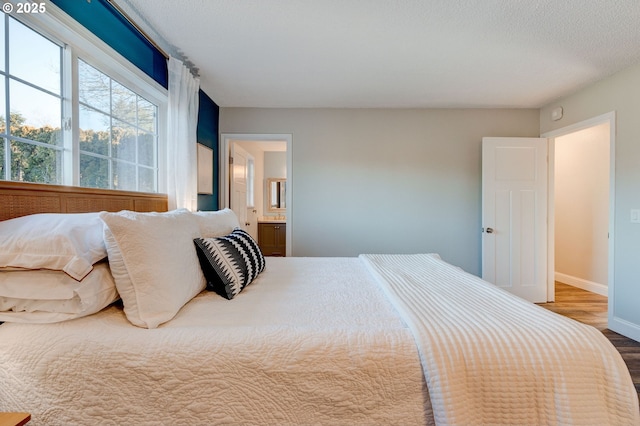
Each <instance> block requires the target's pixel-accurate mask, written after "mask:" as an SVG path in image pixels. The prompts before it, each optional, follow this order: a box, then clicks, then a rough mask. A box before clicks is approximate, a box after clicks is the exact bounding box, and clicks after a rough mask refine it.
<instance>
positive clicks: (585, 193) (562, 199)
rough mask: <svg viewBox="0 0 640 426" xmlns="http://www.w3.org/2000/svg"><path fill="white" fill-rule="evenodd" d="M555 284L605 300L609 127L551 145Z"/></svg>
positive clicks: (598, 127)
mask: <svg viewBox="0 0 640 426" xmlns="http://www.w3.org/2000/svg"><path fill="white" fill-rule="evenodd" d="M554 175H555V184H554V188H555V269H556V271H555V272H556V280H558V281H561V282H564V283H567V284H571V285H576V286H579V287H581V288H585V289H588V290H591V291H594V290H598V292H599V293H602V292H604V294H606V286H607V281H608V276H607V275H608V259H607V257H608V252H609V250H608V244H609V241H608V237H607V234H608V231H609V124H608V123H605V124H600V125H598V126H594V127H590V128H588V129H585V130H581V131H578V132H575V133H571V134H568V135H566V136H562V137H558V138H556V139H555V173H554Z"/></svg>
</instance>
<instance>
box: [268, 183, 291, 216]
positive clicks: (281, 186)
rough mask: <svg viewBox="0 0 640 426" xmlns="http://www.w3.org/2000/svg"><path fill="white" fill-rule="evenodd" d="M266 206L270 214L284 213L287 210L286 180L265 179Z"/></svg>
mask: <svg viewBox="0 0 640 426" xmlns="http://www.w3.org/2000/svg"><path fill="white" fill-rule="evenodd" d="M267 194H268V204H267V210H268V211H270V212H284V211H285V210H286V209H287V180H286V179H282V178H269V179H267Z"/></svg>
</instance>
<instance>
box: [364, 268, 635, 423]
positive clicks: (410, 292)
mask: <svg viewBox="0 0 640 426" xmlns="http://www.w3.org/2000/svg"><path fill="white" fill-rule="evenodd" d="M362 258H363V260H364V261H365V263H366V264H367V266H368V268H369V269H370V270H371V272H372V273H373V274H374V275H375V276H376V277H377V278H378V280H379V281H380V284H381V286H382V287H383V288H384V289H385V291H386V292H387V294H388V295H389V297H390V299H391V300H392V301H393V302H394V303H395V305H396V307H397V308H398V310H399V311H400V312H401V314H402V316H403V318H404V319H405V321H406V322H407V323H408V324H409V326H410V328H411V329H412V331H413V332H414V335H415V337H416V341H417V342H418V345H419V349H420V356H421V360H422V363H423V367H424V370H425V376H426V379H427V383H428V386H429V393H430V395H431V401H432V405H433V413H434V417H435V420H436V423H437V424H458V425H473V424H492V425H496V424H505V425H539V424H544V425H551V424H572V425H637V424H640V417H639V410H638V395H637V393H636V390H635V388H634V386H633V383H632V381H631V378H630V376H629V373H628V370H627V367H626V365H625V364H624V361H623V360H622V358H621V357H620V354H619V353H618V352H617V351H616V349H615V348H614V347H613V346H612V345H611V343H610V342H609V341H608V340H607V339H606V338H605V337H604V336H603V335H602V333H600V332H599V331H598V330H596V329H595V328H593V327H590V326H586V325H583V324H580V323H578V322H575V321H573V320H570V319H568V318H565V317H561V316H559V315H556V314H554V313H552V312H549V311H547V310H545V309H543V308H540V307H539V306H535V305H533V304H530V303H528V302H525V301H523V300H521V299H518V298H516V297H514V296H512V295H511V294H509V293H507V292H504V291H502V290H500V289H498V288H497V287H495V286H493V285H491V284H488V283H486V282H484V281H482V280H480V279H479V278H477V277H475V276H472V275H469V274H465V273H463V272H461V271H460V270H459V269H457V268H455V267H453V266H451V265H449V264H447V263H445V262H443V261H442V260H440V259H439V258H438V257H436V256H430V255H411V256H407V255H368V256H362Z"/></svg>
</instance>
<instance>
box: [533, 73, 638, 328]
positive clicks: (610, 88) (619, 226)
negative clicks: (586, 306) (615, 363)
mask: <svg viewBox="0 0 640 426" xmlns="http://www.w3.org/2000/svg"><path fill="white" fill-rule="evenodd" d="M557 106H562V107H563V109H564V117H563V118H562V119H561V120H559V121H555V122H554V121H551V110H552V109H553V108H555V107H557ZM611 111H615V112H616V138H615V167H616V171H615V229H614V244H615V247H614V256H615V257H614V261H613V263H614V266H613V271H614V282H613V283H611V282H610V283H609V286H610V287H611V286H612V285H613V286H614V292H615V293H614V297H613V300H611V297H610V300H609V306H610V308H611V307H612V305H611V304H612V303H613V310H612V309H609V318H610V321H609V327H610V328H612V329H614V330H616V331H620V332H623V333H624V334H626V335H631V337H633V338H634V339H636V340H640V309H639V307H640V224H633V223H630V210H631V209H640V65H637V66H634V67H631V68H628V69H626V70H624V71H622V72H620V73H617V74H615V75H613V76H611V77H609V78H607V79H605V80H602V81H600V82H598V83H595V84H593V85H591V86H589V87H587V88H585V89H583V90H581V91H579V92H577V93H575V94H573V95H571V96H568V97H565V98H563V99H560V100H558V101H557V102H553V103H551V104H549V105H547V106H545V107H543V108H541V109H540V131H541V133H545V132H548V131H551V130H555V129H559V128H563V127H566V126H569V125H571V124H574V123H579V122H581V121H584V120H587V119H590V118H592V117H596V116H598V115H601V114H605V113H608V112H611ZM609 294H610V295H611V292H610V293H609ZM612 315H613V316H614V317H615V318H614V321H612V320H611V318H612Z"/></svg>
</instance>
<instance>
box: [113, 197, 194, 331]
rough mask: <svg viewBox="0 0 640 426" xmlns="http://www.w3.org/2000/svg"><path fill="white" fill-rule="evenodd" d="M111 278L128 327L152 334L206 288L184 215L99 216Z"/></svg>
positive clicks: (190, 223) (190, 216)
mask: <svg viewBox="0 0 640 426" xmlns="http://www.w3.org/2000/svg"><path fill="white" fill-rule="evenodd" d="M100 217H101V218H102V220H103V221H104V223H105V224H106V226H105V229H104V238H105V243H106V245H107V252H108V253H109V264H110V265H111V273H112V274H113V277H114V279H115V282H116V287H117V288H118V292H119V293H120V297H121V298H122V302H123V304H124V312H125V314H126V315H127V318H128V319H129V321H130V322H131V323H132V324H134V325H137V326H139V327H146V328H156V327H158V325H160V324H162V323H164V322H167V321H169V320H170V319H171V318H173V317H174V316H175V315H176V314H177V313H178V311H179V310H180V308H182V306H184V304H186V303H187V302H188V301H189V300H191V299H192V298H193V297H195V296H196V295H197V294H198V293H200V292H201V291H202V290H203V289H204V288H205V279H204V275H203V274H202V270H201V269H200V264H199V262H198V256H197V253H196V250H195V245H194V243H193V239H194V238H197V237H198V236H199V235H200V229H199V227H198V223H197V222H196V220H195V216H194V215H193V214H192V213H190V212H189V211H188V210H176V211H172V212H167V213H135V212H131V211H122V212H119V213H106V212H103V213H101V214H100Z"/></svg>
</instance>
